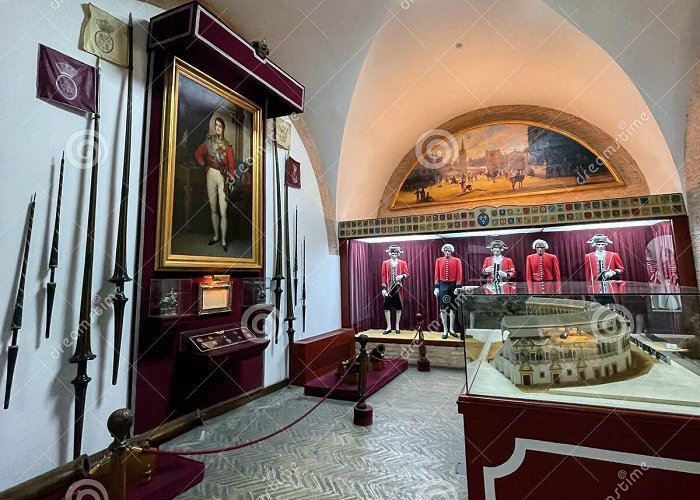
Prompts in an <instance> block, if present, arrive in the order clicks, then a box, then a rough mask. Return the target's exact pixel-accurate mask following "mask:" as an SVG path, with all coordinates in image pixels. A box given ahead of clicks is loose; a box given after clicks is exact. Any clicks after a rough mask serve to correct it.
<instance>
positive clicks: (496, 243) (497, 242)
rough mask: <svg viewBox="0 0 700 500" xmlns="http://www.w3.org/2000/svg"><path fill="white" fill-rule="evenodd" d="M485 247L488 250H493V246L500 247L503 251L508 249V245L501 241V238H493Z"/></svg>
mask: <svg viewBox="0 0 700 500" xmlns="http://www.w3.org/2000/svg"><path fill="white" fill-rule="evenodd" d="M486 248H488V249H489V250H493V249H494V248H500V249H501V251H503V250H508V245H506V244H505V243H503V241H501V240H493V241H492V242H491V243H489V244H488V245H486Z"/></svg>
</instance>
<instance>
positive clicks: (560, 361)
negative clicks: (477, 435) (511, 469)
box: [455, 281, 700, 414]
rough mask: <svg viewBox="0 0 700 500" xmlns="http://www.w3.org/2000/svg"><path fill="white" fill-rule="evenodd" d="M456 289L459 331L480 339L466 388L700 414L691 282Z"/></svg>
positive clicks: (699, 334) (699, 331)
mask: <svg viewBox="0 0 700 500" xmlns="http://www.w3.org/2000/svg"><path fill="white" fill-rule="evenodd" d="M456 293H457V294H458V297H457V300H456V301H455V307H456V308H457V311H458V318H459V322H460V324H461V325H462V326H463V332H464V334H465V336H466V338H467V339H470V343H471V344H477V345H478V344H479V343H480V346H479V347H480V349H478V350H476V351H475V350H473V349H472V350H471V356H470V358H469V360H468V361H469V362H468V363H467V365H466V381H467V386H466V392H467V393H468V394H480V395H488V396H497V397H498V396H502V397H510V398H524V399H537V400H543V401H544V400H547V401H562V402H572V401H575V402H576V403H580V404H602V405H609V404H614V405H615V406H626V407H630V408H642V407H644V408H646V407H649V408H651V407H652V406H654V407H655V406H658V407H659V408H658V409H659V410H663V411H671V412H679V413H693V414H700V360H699V359H697V358H698V352H697V344H698V339H700V325H699V324H698V321H697V319H698V317H697V314H695V315H693V314H690V313H689V312H690V311H697V310H699V309H698V306H699V305H700V302H699V297H698V291H697V289H695V288H688V287H680V286H672V285H660V284H650V283H635V282H625V281H597V282H593V283H581V282H569V283H555V282H547V283H504V284H501V285H496V286H494V285H493V284H489V285H484V286H481V287H462V288H460V289H458V290H457V291H456ZM476 352H478V354H477V355H476V356H475V355H474V353H476ZM611 402H613V403H611Z"/></svg>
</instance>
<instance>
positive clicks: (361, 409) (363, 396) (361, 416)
mask: <svg viewBox="0 0 700 500" xmlns="http://www.w3.org/2000/svg"><path fill="white" fill-rule="evenodd" d="M358 340H359V342H360V354H359V355H358V356H357V358H356V359H355V363H357V364H358V368H359V374H358V378H357V393H358V395H359V399H358V400H357V404H355V408H354V416H353V424H355V425H359V426H361V427H367V426H369V425H372V415H373V412H374V410H373V409H372V407H371V406H370V405H368V404H367V402H366V400H367V369H368V368H369V367H368V365H369V356H368V355H367V341H368V340H369V338H368V337H367V335H365V334H364V333H363V334H362V335H360V337H359V339H358Z"/></svg>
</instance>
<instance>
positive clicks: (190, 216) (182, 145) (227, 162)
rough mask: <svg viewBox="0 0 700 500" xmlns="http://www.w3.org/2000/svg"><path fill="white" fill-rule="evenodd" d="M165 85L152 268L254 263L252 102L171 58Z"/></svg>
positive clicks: (257, 189) (256, 131) (258, 177)
mask: <svg viewBox="0 0 700 500" xmlns="http://www.w3.org/2000/svg"><path fill="white" fill-rule="evenodd" d="M165 85H166V87H165V106H164V115H163V149H162V160H161V171H160V185H159V192H158V240H157V241H158V244H157V250H158V251H157V254H158V256H157V263H156V267H157V269H158V270H175V269H179V270H187V269H189V270H200V269H201V270H204V269H207V270H229V269H260V268H261V267H262V254H263V248H262V245H263V239H262V223H263V221H262V154H261V140H262V112H261V110H260V108H259V107H258V106H257V105H255V104H254V103H253V102H251V101H249V100H247V99H245V98H244V97H242V96H240V95H238V94H237V93H235V92H234V91H232V90H230V89H228V88H227V87H225V86H224V85H222V84H220V83H219V82H217V81H215V80H213V79H212V78H210V77H208V76H207V75H205V74H204V73H202V72H200V71H198V70H196V69H195V68H193V67H191V66H189V65H187V64H186V63H184V62H182V61H180V60H178V59H175V60H174V61H173V64H172V66H171V68H169V70H168V73H167V75H166V83H165Z"/></svg>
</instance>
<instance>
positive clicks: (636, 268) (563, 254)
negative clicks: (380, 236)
mask: <svg viewBox="0 0 700 500" xmlns="http://www.w3.org/2000/svg"><path fill="white" fill-rule="evenodd" d="M602 232H604V233H605V234H606V235H607V236H608V237H609V238H610V239H611V240H612V241H613V244H612V245H610V247H609V249H610V250H612V251H614V252H617V253H619V254H620V256H621V258H622V262H623V264H624V266H625V272H624V275H623V279H625V280H627V281H641V282H646V281H648V278H649V275H648V271H647V267H646V255H647V246H648V245H650V244H651V245H652V246H653V243H650V242H652V241H653V240H654V238H655V237H658V236H659V235H671V234H672V232H673V229H672V225H671V222H669V221H662V222H658V223H656V224H654V225H653V226H636V227H621V228H611V229H605V230H604V231H602ZM595 233H596V231H595V230H591V231H582V230H579V231H572V230H570V229H565V228H562V229H561V230H557V231H551V232H550V231H548V232H541V231H540V232H532V233H520V234H509V235H504V236H498V237H497V238H498V239H501V240H503V241H504V242H505V243H506V244H507V245H508V247H509V249H508V250H507V251H506V252H505V255H507V256H508V257H510V258H511V259H513V262H514V263H515V268H516V280H517V281H524V271H525V259H526V257H527V255H529V254H531V253H532V242H533V241H535V240H536V239H538V238H542V239H544V240H546V241H547V243H549V252H551V253H554V254H556V255H557V257H558V258H559V263H560V267H561V276H562V280H566V281H584V280H585V276H584V267H583V256H584V255H585V254H586V253H588V252H590V251H591V245H589V244H588V243H586V241H588V239H589V238H590V237H591V236H593V234H595ZM494 238H495V237H493V236H486V235H484V236H481V235H475V236H471V237H467V238H446V239H435V240H421V241H403V242H401V243H400V244H401V248H402V249H403V250H404V254H403V255H402V256H401V258H402V259H403V260H405V261H406V262H407V263H408V270H409V277H408V279H407V280H406V282H405V288H404V296H403V318H405V319H402V325H403V326H404V328H405V329H407V330H408V329H412V328H414V326H415V321H414V317H415V314H416V313H418V312H420V313H421V314H423V316H424V318H425V322H426V324H428V323H430V322H431V321H434V320H439V315H438V307H437V301H436V300H437V299H436V298H435V297H434V295H433V272H434V269H435V267H434V266H435V259H437V258H438V257H441V256H442V253H441V251H440V248H441V247H442V245H443V244H445V243H451V244H452V245H453V246H454V247H455V256H456V257H459V258H460V259H462V263H463V268H464V282H465V283H467V284H475V285H477V284H481V283H482V280H481V267H482V264H483V262H484V259H485V258H486V257H487V256H489V255H491V253H490V251H489V250H488V249H487V248H486V245H487V243H488V242H489V241H491V240H492V239H494ZM657 241H658V240H657ZM349 243H350V244H349V249H348V250H349V251H348V255H349V268H350V269H349V271H350V300H351V304H350V319H351V325H352V326H353V327H354V328H355V329H356V330H357V331H364V330H368V329H374V328H376V329H383V328H384V327H385V322H384V312H383V303H384V302H383V298H382V295H381V276H380V269H381V263H382V261H383V260H385V259H386V258H387V254H386V253H385V250H386V248H387V247H388V246H389V244H390V243H387V242H383V243H370V242H362V241H355V240H354V241H350V242H349Z"/></svg>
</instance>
